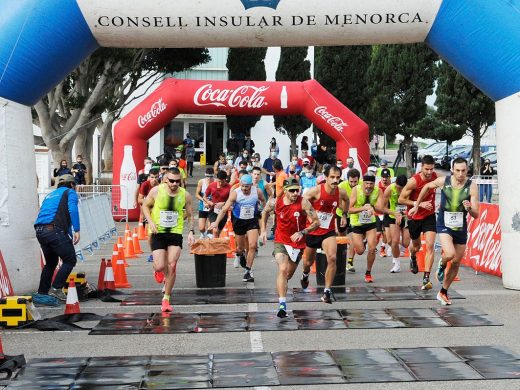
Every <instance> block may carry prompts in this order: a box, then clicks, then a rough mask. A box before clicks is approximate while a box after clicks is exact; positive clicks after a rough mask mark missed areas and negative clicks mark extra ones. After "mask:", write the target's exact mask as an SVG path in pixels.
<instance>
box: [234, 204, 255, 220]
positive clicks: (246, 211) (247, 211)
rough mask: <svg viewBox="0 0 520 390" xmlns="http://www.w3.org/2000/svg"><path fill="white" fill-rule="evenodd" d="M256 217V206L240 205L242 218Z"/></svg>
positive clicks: (240, 216)
mask: <svg viewBox="0 0 520 390" xmlns="http://www.w3.org/2000/svg"><path fill="white" fill-rule="evenodd" d="M254 217H255V207H254V206H240V215H239V217H238V218H240V219H253V218H254Z"/></svg>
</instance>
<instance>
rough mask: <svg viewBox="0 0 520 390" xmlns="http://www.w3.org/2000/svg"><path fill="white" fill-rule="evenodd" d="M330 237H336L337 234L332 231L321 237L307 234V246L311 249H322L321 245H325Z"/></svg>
mask: <svg viewBox="0 0 520 390" xmlns="http://www.w3.org/2000/svg"><path fill="white" fill-rule="evenodd" d="M329 237H336V232H335V231H334V230H332V231H330V232H328V233H325V234H322V235H319V236H315V235H312V234H307V235H306V236H305V244H306V245H307V246H308V247H309V248H313V249H319V248H321V247H322V246H321V245H322V244H323V241H325V240H326V239H327V238H329Z"/></svg>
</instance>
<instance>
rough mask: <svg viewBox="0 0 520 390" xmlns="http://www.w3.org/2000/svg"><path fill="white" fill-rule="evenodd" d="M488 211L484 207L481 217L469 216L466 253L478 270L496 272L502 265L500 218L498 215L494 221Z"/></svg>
mask: <svg viewBox="0 0 520 390" xmlns="http://www.w3.org/2000/svg"><path fill="white" fill-rule="evenodd" d="M488 211H489V210H488V209H487V208H484V209H483V210H482V212H481V214H480V218H478V219H473V218H469V221H468V231H469V232H470V233H469V237H468V249H467V252H466V254H467V255H468V254H469V260H470V262H471V263H473V264H475V267H476V269H477V270H483V271H484V272H490V273H494V274H496V273H497V272H500V270H501V267H502V254H501V251H500V240H501V228H500V218H499V217H498V216H497V217H496V218H494V219H495V220H494V221H493V220H492V219H493V218H492V217H491V216H488ZM488 219H489V220H488Z"/></svg>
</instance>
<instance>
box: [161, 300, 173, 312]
mask: <svg viewBox="0 0 520 390" xmlns="http://www.w3.org/2000/svg"><path fill="white" fill-rule="evenodd" d="M161 311H162V312H163V313H166V312H169V313H171V312H172V311H173V307H172V305H170V301H169V300H167V299H163V300H162V304H161Z"/></svg>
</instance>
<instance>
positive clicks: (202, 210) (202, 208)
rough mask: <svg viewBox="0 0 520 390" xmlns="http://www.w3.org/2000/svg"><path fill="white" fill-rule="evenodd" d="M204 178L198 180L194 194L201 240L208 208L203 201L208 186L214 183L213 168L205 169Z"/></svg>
mask: <svg viewBox="0 0 520 390" xmlns="http://www.w3.org/2000/svg"><path fill="white" fill-rule="evenodd" d="M204 176H205V177H204V179H200V180H199V182H198V183H197V191H196V194H195V197H196V198H197V199H198V200H199V231H200V234H201V238H204V237H205V236H206V223H207V221H208V216H209V211H210V206H209V204H208V203H207V202H206V201H205V200H204V194H205V193H206V190H207V189H208V186H209V185H210V184H211V183H213V181H214V178H213V177H214V175H213V168H211V167H208V168H206V174H205V175H204Z"/></svg>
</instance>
